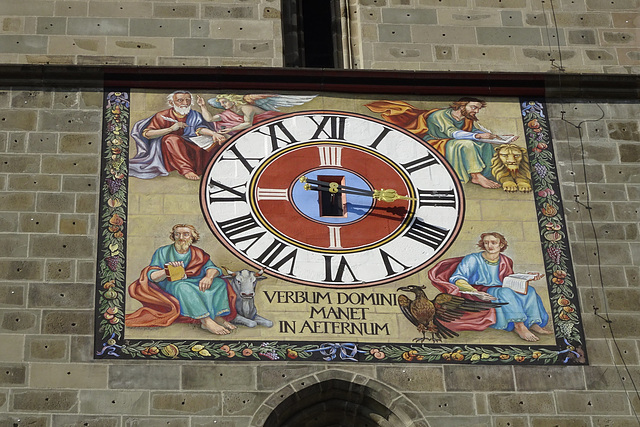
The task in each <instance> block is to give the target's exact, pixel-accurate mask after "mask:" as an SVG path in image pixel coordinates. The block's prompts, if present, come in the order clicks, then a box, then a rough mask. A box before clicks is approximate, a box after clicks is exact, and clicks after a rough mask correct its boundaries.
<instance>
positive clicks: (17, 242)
mask: <svg viewBox="0 0 640 427" xmlns="http://www.w3.org/2000/svg"><path fill="white" fill-rule="evenodd" d="M28 240H29V236H28V235H26V234H22V233H20V234H3V235H2V245H0V257H7V258H9V257H13V258H25V257H26V254H27V245H28Z"/></svg>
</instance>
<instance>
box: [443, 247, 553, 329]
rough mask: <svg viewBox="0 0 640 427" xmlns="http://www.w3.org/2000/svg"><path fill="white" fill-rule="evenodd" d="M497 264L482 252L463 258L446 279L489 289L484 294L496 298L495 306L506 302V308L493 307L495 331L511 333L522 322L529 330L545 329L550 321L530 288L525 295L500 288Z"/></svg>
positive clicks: (538, 297) (536, 295)
mask: <svg viewBox="0 0 640 427" xmlns="http://www.w3.org/2000/svg"><path fill="white" fill-rule="evenodd" d="M499 267H500V266H499V264H498V263H497V262H496V263H492V262H490V261H487V260H486V259H484V257H483V256H482V252H478V253H474V254H470V255H467V256H465V257H464V258H462V261H460V264H458V267H457V268H456V271H455V272H454V273H453V275H452V276H451V277H450V278H449V282H451V283H454V284H455V282H456V281H457V280H460V279H464V280H466V281H467V282H468V283H469V284H470V285H483V286H488V287H489V289H488V290H487V293H488V294H489V295H491V296H494V297H496V298H497V299H496V302H506V303H508V304H507V305H503V306H500V307H496V323H495V324H493V325H491V327H492V328H495V329H504V330H507V331H512V330H513V328H514V322H523V323H524V325H525V326H526V327H527V328H529V327H531V326H532V325H535V324H537V325H540V327H544V326H545V325H546V324H547V322H548V321H549V315H548V314H547V312H546V311H545V309H544V306H543V305H542V300H541V299H540V296H539V295H538V294H537V293H536V290H535V289H534V288H533V286H529V290H528V292H527V294H526V295H522V294H519V293H517V292H514V291H513V290H512V289H509V288H503V287H502V282H501V281H500V276H499V271H500V268H499Z"/></svg>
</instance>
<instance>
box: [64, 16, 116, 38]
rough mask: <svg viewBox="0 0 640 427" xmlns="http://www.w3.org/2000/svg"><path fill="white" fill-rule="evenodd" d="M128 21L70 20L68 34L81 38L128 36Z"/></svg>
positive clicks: (110, 19)
mask: <svg viewBox="0 0 640 427" xmlns="http://www.w3.org/2000/svg"><path fill="white" fill-rule="evenodd" d="M128 32H129V22H128V20H127V19H119V18H68V21H67V34H69V35H81V36H126V35H127V33H128Z"/></svg>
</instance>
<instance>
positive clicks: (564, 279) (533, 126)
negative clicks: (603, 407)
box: [94, 90, 587, 365]
mask: <svg viewBox="0 0 640 427" xmlns="http://www.w3.org/2000/svg"><path fill="white" fill-rule="evenodd" d="M521 106H522V107H521V111H522V120H523V123H524V129H525V137H526V143H527V148H528V156H529V161H530V164H531V165H532V171H531V172H532V184H533V188H534V199H535V203H536V208H537V215H538V222H539V229H540V238H541V245H542V250H543V256H544V259H545V272H546V273H547V274H546V277H547V280H548V287H549V295H550V299H551V310H552V313H551V316H552V318H553V321H554V325H555V328H556V330H555V336H556V346H537V347H536V346H535V345H523V346H482V345H481V346H470V345H453V346H448V345H443V344H404V345H403V344H388V343H385V344H371V343H363V344H356V343H332V342H325V343H313V342H289V341H287V342H278V341H273V342H256V341H249V342H247V341H229V342H220V341H193V340H182V341H179V340H166V341H162V340H128V339H126V337H125V336H124V311H125V306H124V300H125V292H126V289H127V284H126V283H125V259H126V257H125V255H126V254H125V248H126V246H125V238H126V237H125V236H126V227H127V184H128V181H127V177H128V169H127V168H128V162H127V159H128V152H129V136H128V135H129V111H130V102H129V92H128V91H127V90H107V91H105V98H104V119H103V125H104V126H103V129H104V131H103V150H102V177H101V184H102V185H101V194H100V224H99V232H100V239H99V248H98V268H97V280H96V284H97V285H96V286H97V290H96V322H95V325H96V326H95V328H96V333H95V353H94V357H95V358H98V359H100V358H126V359H145V360H168V359H181V360H189V359H193V360H244V361H258V360H264V361H267V360H268V361H278V360H288V361H294V360H296V361H297V360H301V361H323V362H330V361H337V362H369V363H376V362H383V363H386V362H401V363H463V364H519V363H522V364H544V365H546V364H584V363H586V362H587V360H586V354H585V350H584V336H583V332H582V326H581V321H580V316H579V312H580V310H579V302H578V296H577V291H576V286H575V277H574V274H573V267H572V264H571V255H570V253H569V242H568V238H567V229H566V224H565V221H564V217H563V209H562V202H561V198H560V189H559V184H558V177H557V172H556V167H555V161H554V153H553V144H552V140H551V134H550V130H549V121H548V115H547V113H546V106H545V104H544V102H543V100H538V99H536V100H529V99H527V100H525V99H523V100H521Z"/></svg>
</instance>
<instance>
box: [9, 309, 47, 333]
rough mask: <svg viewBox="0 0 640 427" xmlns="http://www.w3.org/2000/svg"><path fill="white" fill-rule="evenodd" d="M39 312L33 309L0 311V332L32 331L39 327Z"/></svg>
mask: <svg viewBox="0 0 640 427" xmlns="http://www.w3.org/2000/svg"><path fill="white" fill-rule="evenodd" d="M38 315H39V313H36V312H33V311H26V310H23V311H7V310H2V311H0V317H1V318H2V321H1V322H0V330H1V331H2V332H19V333H29V332H31V333H33V332H37V331H38V329H39V326H40V325H39V322H38V317H39V316H38Z"/></svg>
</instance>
